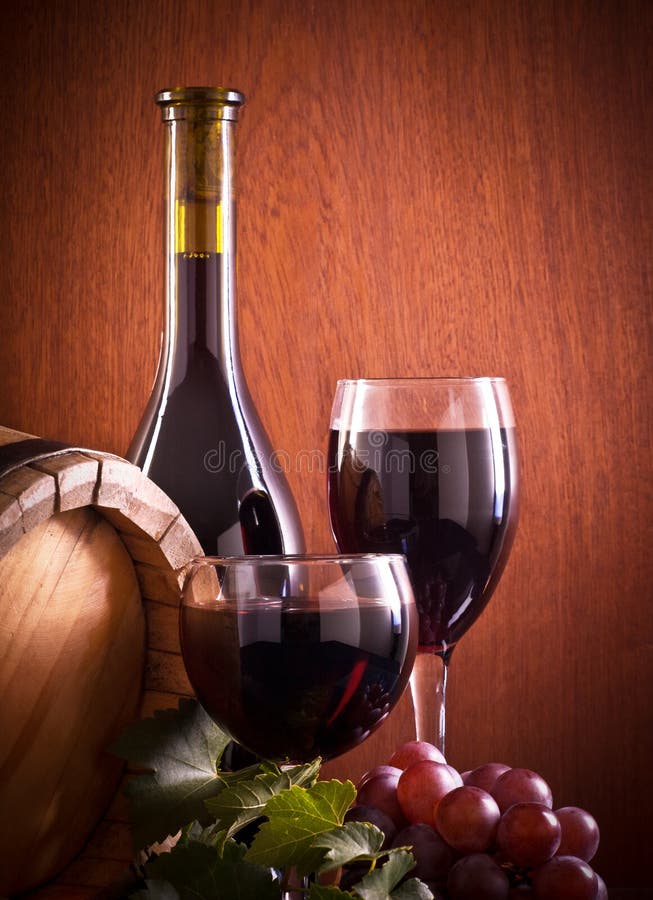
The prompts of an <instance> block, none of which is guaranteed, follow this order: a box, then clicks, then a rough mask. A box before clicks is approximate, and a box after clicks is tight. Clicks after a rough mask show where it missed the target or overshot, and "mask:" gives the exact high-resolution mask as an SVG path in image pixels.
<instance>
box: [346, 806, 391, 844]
mask: <svg viewBox="0 0 653 900" xmlns="http://www.w3.org/2000/svg"><path fill="white" fill-rule="evenodd" d="M345 822H370V823H371V824H372V825H376V827H377V828H379V829H380V830H381V831H382V832H383V834H384V835H385V840H384V841H383V849H384V850H385V849H386V848H387V847H389V846H390V844H391V843H392V841H393V839H394V836H395V835H396V833H397V826H396V825H395V823H394V822H393V821H392V819H391V818H390V816H389V815H387V813H384V812H383V811H382V810H380V809H377V808H376V807H375V806H362V805H361V804H360V803H357V804H356V805H355V806H352V807H351V809H348V810H347V813H346V814H345Z"/></svg>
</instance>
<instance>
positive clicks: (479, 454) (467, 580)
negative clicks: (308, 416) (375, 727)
mask: <svg viewBox="0 0 653 900" xmlns="http://www.w3.org/2000/svg"><path fill="white" fill-rule="evenodd" d="M514 424H515V423H514V416H513V411H512V406H511V401H510V394H509V391H508V386H507V384H506V382H505V380H504V379H503V378H385V379H358V380H342V381H339V382H338V385H337V389H336V394H335V398H334V404H333V410H332V414H331V432H330V443H329V459H328V462H329V466H328V492H329V512H330V519H331V528H332V531H333V535H334V538H335V540H336V544H337V546H338V549H339V550H340V552H341V553H359V552H375V553H379V552H383V551H388V552H391V553H403V554H404V555H405V557H406V560H407V562H408V569H409V572H410V577H411V581H412V584H413V590H414V592H415V600H416V603H417V608H418V611H419V620H420V623H419V646H418V654H417V658H416V660H415V665H414V668H413V672H412V675H411V690H412V696H413V705H414V708H415V725H416V732H417V738H418V740H423V741H428V742H430V743H433V744H435V745H436V746H437V747H438V748H439V749H440V750H441V751H442V752H444V741H445V689H446V678H447V668H448V664H449V661H450V658H451V654H452V652H453V649H454V647H455V646H456V644H457V643H458V641H459V640H460V638H461V637H462V635H463V634H464V633H465V632H466V631H467V630H468V629H469V628H470V626H471V625H472V624H473V622H474V621H475V620H476V619H477V618H478V616H479V615H480V613H481V611H482V610H483V609H484V607H485V605H486V604H487V602H488V600H489V599H490V596H491V595H492V593H493V591H494V589H495V587H496V585H497V583H498V581H499V578H500V575H501V572H502V570H503V567H504V565H505V562H506V560H507V558H508V554H509V551H510V547H511V544H512V540H513V535H514V531H515V526H516V523H517V451H516V441H515V427H514Z"/></svg>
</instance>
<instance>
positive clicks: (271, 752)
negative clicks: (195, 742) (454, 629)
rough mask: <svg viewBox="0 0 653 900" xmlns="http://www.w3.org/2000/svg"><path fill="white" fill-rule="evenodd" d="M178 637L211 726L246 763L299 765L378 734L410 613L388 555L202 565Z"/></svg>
mask: <svg viewBox="0 0 653 900" xmlns="http://www.w3.org/2000/svg"><path fill="white" fill-rule="evenodd" d="M180 634H181V646H182V652H183V657H184V663H185V665H186V670H187V672H188V676H189V679H190V682H191V684H192V686H193V689H194V690H195V693H196V695H197V698H198V700H199V702H200V703H201V705H202V706H203V707H204V708H205V709H206V711H207V712H208V714H209V715H210V716H211V718H213V719H214V721H215V722H216V723H217V724H218V725H220V726H221V727H222V728H223V729H224V730H225V731H226V732H227V733H228V734H229V735H231V737H232V738H233V739H234V740H235V741H237V742H238V743H239V744H240V745H242V746H243V747H244V748H246V749H247V750H249V751H251V752H252V753H254V754H255V755H257V756H259V757H261V758H264V759H268V760H271V761H275V762H281V763H282V762H285V761H288V762H295V763H301V762H306V761H309V760H312V759H314V758H316V757H318V756H319V757H322V759H331V758H333V757H335V756H338V755H340V754H342V753H345V752H346V751H347V750H349V749H351V748H352V747H354V746H356V745H357V744H360V743H361V742H362V741H364V740H365V739H366V738H367V737H368V736H369V735H370V734H372V732H373V731H375V730H376V729H377V728H378V727H379V726H380V725H381V723H382V722H383V721H384V719H385V718H386V716H387V715H388V713H389V712H390V710H391V709H392V708H393V707H394V705H395V704H396V702H397V700H398V699H399V697H400V696H401V694H402V692H403V691H404V689H405V687H406V686H407V684H408V679H409V676H410V672H411V668H412V665H413V661H414V658H415V652H416V647H417V610H416V607H415V602H414V597H413V592H412V588H411V584H410V580H409V578H408V573H407V571H406V566H405V561H404V559H403V557H402V556H398V555H393V554H391V555H387V556H386V555H383V554H363V555H351V556H314V555H301V556H243V557H226V558H217V557H202V558H199V559H197V560H195V561H194V562H193V563H192V564H191V566H190V567H189V570H188V574H187V577H186V579H185V584H184V587H183V593H182V606H181V614H180Z"/></svg>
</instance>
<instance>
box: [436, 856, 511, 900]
mask: <svg viewBox="0 0 653 900" xmlns="http://www.w3.org/2000/svg"><path fill="white" fill-rule="evenodd" d="M447 891H448V894H449V897H450V900H507V898H508V894H509V891H510V881H509V880H508V876H507V875H506V873H505V872H504V871H503V869H501V868H500V866H498V865H497V864H496V863H495V862H494V860H493V859H492V858H491V857H489V856H488V855H487V854H486V853H472V854H470V855H469V856H463V857H461V858H460V859H459V860H458V862H456V863H454V865H453V866H452V867H451V871H450V872H449V877H448V878H447Z"/></svg>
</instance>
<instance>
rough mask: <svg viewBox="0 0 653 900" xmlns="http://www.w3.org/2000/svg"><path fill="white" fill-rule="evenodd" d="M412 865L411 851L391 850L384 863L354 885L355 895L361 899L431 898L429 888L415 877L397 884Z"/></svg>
mask: <svg viewBox="0 0 653 900" xmlns="http://www.w3.org/2000/svg"><path fill="white" fill-rule="evenodd" d="M414 866H415V859H414V857H413V855H412V853H409V852H408V851H407V850H392V851H390V854H389V857H388V861H387V862H386V863H385V865H383V866H381V867H380V868H376V869H374V871H372V872H369V873H368V874H367V875H365V877H364V878H362V879H361V881H359V882H358V884H356V885H355V886H354V890H355V891H356V895H357V896H359V897H361V898H362V900H433V894H432V893H431V891H430V890H429V888H428V887H427V886H426V885H425V884H424V882H422V881H419V879H417V878H410V879H409V880H408V881H405V882H403V883H402V884H399V882H400V881H401V880H402V878H403V877H404V875H406V874H407V873H408V872H410V870H411V869H412V868H413V867H414ZM395 889H396V890H395Z"/></svg>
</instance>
